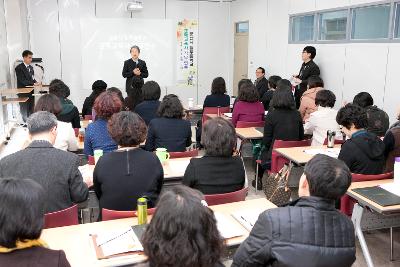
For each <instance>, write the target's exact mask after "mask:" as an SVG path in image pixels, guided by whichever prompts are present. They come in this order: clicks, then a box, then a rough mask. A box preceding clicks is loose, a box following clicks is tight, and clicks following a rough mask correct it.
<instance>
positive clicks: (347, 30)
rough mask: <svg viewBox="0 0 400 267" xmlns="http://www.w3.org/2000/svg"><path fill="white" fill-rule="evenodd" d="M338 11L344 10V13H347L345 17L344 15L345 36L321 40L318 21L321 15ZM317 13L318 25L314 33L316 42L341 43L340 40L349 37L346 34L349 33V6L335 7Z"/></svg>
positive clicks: (318, 22) (342, 40)
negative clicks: (339, 38) (337, 38)
mask: <svg viewBox="0 0 400 267" xmlns="http://www.w3.org/2000/svg"><path fill="white" fill-rule="evenodd" d="M339 11H346V13H347V17H346V37H345V38H344V39H341V40H322V39H320V36H321V23H320V20H321V17H322V15H323V14H326V13H332V12H339ZM317 14H318V18H317V25H318V27H317V32H316V34H317V38H316V42H318V43H336V42H337V43H342V42H344V41H346V40H347V39H348V38H349V36H348V35H349V16H350V9H349V8H335V9H332V10H328V11H323V12H318V13H317Z"/></svg>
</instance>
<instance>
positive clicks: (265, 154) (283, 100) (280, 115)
mask: <svg viewBox="0 0 400 267" xmlns="http://www.w3.org/2000/svg"><path fill="white" fill-rule="evenodd" d="M272 108H273V109H272V110H271V111H269V112H268V114H267V116H266V117H265V125H264V137H263V141H262V143H263V146H264V149H263V151H262V154H261V159H262V165H261V166H262V169H263V171H260V172H259V173H260V175H262V174H263V173H264V171H265V170H266V169H269V168H270V164H271V155H272V148H273V147H274V143H275V140H284V141H299V140H302V139H303V138H304V128H303V121H302V119H301V116H300V113H299V111H298V110H296V103H295V101H294V98H293V94H292V90H291V88H290V87H288V86H286V87H284V86H282V87H280V88H279V89H277V90H276V91H275V93H274V97H273V99H272ZM258 181H259V182H260V183H259V184H258V185H257V188H261V187H262V186H261V179H259V180H258ZM253 186H255V180H253Z"/></svg>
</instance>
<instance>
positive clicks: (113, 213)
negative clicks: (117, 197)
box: [101, 208, 156, 221]
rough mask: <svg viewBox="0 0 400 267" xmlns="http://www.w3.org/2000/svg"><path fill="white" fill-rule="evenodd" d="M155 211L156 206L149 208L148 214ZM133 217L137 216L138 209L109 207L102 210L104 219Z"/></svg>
mask: <svg viewBox="0 0 400 267" xmlns="http://www.w3.org/2000/svg"><path fill="white" fill-rule="evenodd" d="M155 211H156V208H151V209H147V214H148V215H153V214H154V212H155ZM131 217H137V212H136V211H121V210H108V209H102V210H101V219H102V221H110V220H116V219H125V218H131Z"/></svg>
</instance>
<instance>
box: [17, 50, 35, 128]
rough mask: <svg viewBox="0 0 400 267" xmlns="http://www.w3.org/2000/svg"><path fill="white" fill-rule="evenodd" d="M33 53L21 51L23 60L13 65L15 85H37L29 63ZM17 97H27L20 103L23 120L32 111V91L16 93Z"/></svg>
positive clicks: (22, 86)
mask: <svg viewBox="0 0 400 267" xmlns="http://www.w3.org/2000/svg"><path fill="white" fill-rule="evenodd" d="M32 56H33V53H32V52H31V51H29V50H25V51H24V52H22V58H23V62H22V63H21V64H19V65H18V66H17V67H15V74H16V75H17V87H18V88H24V87H27V86H32V85H39V83H38V82H36V80H35V78H34V75H35V73H34V71H33V67H32V65H31V63H32ZM18 97H29V100H28V101H26V102H25V103H20V104H19V105H20V108H21V115H22V118H23V120H24V121H25V120H26V118H27V117H29V115H30V114H31V113H32V112H33V105H34V101H33V95H32V92H31V93H28V94H18Z"/></svg>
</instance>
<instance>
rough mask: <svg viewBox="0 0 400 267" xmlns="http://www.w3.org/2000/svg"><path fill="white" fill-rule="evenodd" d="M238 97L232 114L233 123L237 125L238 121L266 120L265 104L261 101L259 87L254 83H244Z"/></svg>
mask: <svg viewBox="0 0 400 267" xmlns="http://www.w3.org/2000/svg"><path fill="white" fill-rule="evenodd" d="M238 99H239V101H238V102H237V103H236V104H235V107H234V108H233V114H232V123H233V125H234V126H235V127H236V124H237V122H238V121H247V122H258V121H263V120H264V106H263V104H261V102H260V101H259V95H258V92H257V89H256V88H255V86H254V85H253V84H249V83H245V84H243V85H242V86H241V87H240V90H239V97H238Z"/></svg>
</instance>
